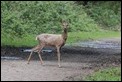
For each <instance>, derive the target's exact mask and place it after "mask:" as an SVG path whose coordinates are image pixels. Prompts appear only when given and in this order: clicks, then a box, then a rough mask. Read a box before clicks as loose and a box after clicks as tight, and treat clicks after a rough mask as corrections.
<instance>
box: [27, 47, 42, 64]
mask: <svg viewBox="0 0 122 82" xmlns="http://www.w3.org/2000/svg"><path fill="white" fill-rule="evenodd" d="M40 47H41V46H39V45H37V46H36V47H34V48H32V51H31V53H30V55H29V57H28V64H29V62H30V59H31V56H32V54H33V52H34V51H37V52H38V51H39V49H40Z"/></svg>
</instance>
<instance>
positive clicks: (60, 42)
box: [28, 22, 68, 67]
mask: <svg viewBox="0 0 122 82" xmlns="http://www.w3.org/2000/svg"><path fill="white" fill-rule="evenodd" d="M62 25H63V33H62V34H40V35H38V36H37V37H36V40H38V41H39V45H37V46H36V47H34V48H33V49H32V52H31V53H30V56H29V58H28V63H29V61H30V58H31V55H32V53H33V51H37V52H38V54H39V58H40V60H41V64H42V62H43V61H42V58H41V55H40V51H41V50H42V49H43V47H45V46H54V47H56V49H57V56H58V64H59V67H60V49H61V47H62V46H64V44H65V42H66V40H67V25H68V24H67V23H66V22H63V23H62Z"/></svg>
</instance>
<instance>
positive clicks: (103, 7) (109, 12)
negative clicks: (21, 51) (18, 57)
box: [1, 1, 121, 45]
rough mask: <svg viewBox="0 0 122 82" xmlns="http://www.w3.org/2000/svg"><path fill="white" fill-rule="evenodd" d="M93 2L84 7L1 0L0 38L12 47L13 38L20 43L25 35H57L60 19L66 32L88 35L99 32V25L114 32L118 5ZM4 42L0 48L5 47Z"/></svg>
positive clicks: (60, 3) (54, 2)
mask: <svg viewBox="0 0 122 82" xmlns="http://www.w3.org/2000/svg"><path fill="white" fill-rule="evenodd" d="M94 3H95V2H94ZM94 3H93V2H90V3H89V4H88V5H87V6H88V7H86V8H84V7H83V6H82V5H78V4H77V3H75V2H74V1H70V2H69V1H1V39H2V41H5V42H7V41H8V40H10V41H13V42H14V43H15V44H16V41H14V40H15V39H16V40H17V41H18V40H24V39H25V36H31V35H32V36H36V35H37V34H40V33H56V34H57V33H61V31H62V26H61V21H62V20H66V21H68V22H69V28H68V32H90V33H92V32H95V31H100V28H101V26H102V27H104V28H105V27H106V28H108V29H112V30H114V29H118V27H120V25H121V23H120V21H121V19H120V18H121V14H120V11H121V7H120V3H118V2H116V3H115V4H114V5H113V3H114V2H97V3H96V4H95V5H94ZM109 3H110V5H109ZM80 36H81V35H77V37H80ZM85 37H86V38H87V35H86V36H85ZM28 39H30V38H28ZM74 39H75V37H74ZM6 40H7V41H6ZM30 40H32V39H30ZM32 41H33V40H32ZM5 42H2V45H7V43H5ZM28 42H29V41H28ZM30 42H31V41H30ZM3 43H4V44H3ZM11 44H12V43H11ZM11 44H10V45H11ZM27 44H29V43H27ZM19 45H21V42H20V44H19Z"/></svg>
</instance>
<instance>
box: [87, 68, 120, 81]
mask: <svg viewBox="0 0 122 82" xmlns="http://www.w3.org/2000/svg"><path fill="white" fill-rule="evenodd" d="M85 80H86V81H121V67H111V68H107V69H102V70H99V71H97V72H95V73H93V74H92V75H89V76H87V77H86V78H85Z"/></svg>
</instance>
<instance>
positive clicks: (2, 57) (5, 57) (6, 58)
mask: <svg viewBox="0 0 122 82" xmlns="http://www.w3.org/2000/svg"><path fill="white" fill-rule="evenodd" d="M21 59H22V58H21V57H8V56H1V60H21Z"/></svg>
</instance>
